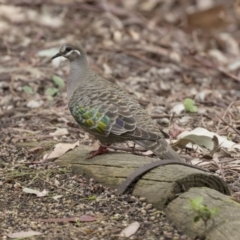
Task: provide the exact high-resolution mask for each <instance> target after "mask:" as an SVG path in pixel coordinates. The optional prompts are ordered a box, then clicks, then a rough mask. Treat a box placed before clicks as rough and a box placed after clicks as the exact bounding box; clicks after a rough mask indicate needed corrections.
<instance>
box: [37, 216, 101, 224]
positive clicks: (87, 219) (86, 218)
mask: <svg viewBox="0 0 240 240" xmlns="http://www.w3.org/2000/svg"><path fill="white" fill-rule="evenodd" d="M96 220H97V218H96V217H93V216H90V215H82V216H80V217H69V218H49V219H38V220H37V221H39V222H54V223H67V222H78V221H79V222H93V221H96Z"/></svg>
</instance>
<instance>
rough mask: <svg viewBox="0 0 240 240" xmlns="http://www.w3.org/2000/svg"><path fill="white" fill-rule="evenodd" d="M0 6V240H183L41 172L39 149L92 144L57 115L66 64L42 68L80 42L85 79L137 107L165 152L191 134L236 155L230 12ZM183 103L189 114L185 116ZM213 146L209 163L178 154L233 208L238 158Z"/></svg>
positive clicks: (180, 5) (46, 166)
mask: <svg viewBox="0 0 240 240" xmlns="http://www.w3.org/2000/svg"><path fill="white" fill-rule="evenodd" d="M2 2H3V4H2V5H0V35H1V38H0V51H1V58H0V144H1V148H0V195H1V198H0V237H1V238H2V239H10V238H20V237H21V235H20V232H24V233H29V234H30V236H31V233H32V232H31V231H35V232H37V233H39V234H40V235H38V236H35V237H31V239H92V240H95V239H96V240H97V239H104V240H105V239H121V237H119V234H120V233H121V231H122V230H123V229H124V228H126V227H127V226H129V225H130V224H131V223H133V222H138V223H139V224H140V227H139V229H138V231H137V232H136V233H135V234H133V235H132V236H131V237H130V239H148V240H151V239H188V238H187V237H186V236H185V235H184V234H183V233H180V232H179V231H178V230H177V229H176V228H175V227H174V226H173V224H172V223H170V222H169V221H168V220H167V219H166V218H165V215H164V213H163V212H161V211H158V210H157V209H155V208H153V206H151V204H148V203H147V202H145V200H144V199H141V198H136V197H133V196H130V195H124V196H120V197H118V196H116V195H115V194H114V191H113V190H110V189H108V188H106V187H105V186H102V185H101V184H99V183H96V182H94V179H85V178H84V176H76V175H73V174H72V173H71V170H70V169H63V168H59V167H58V166H56V165H55V164H54V161H53V162H52V161H51V162H49V161H47V162H45V161H43V156H44V154H46V153H47V152H49V151H51V150H52V147H53V146H52V145H51V146H49V145H48V144H47V143H48V142H49V141H51V142H52V141H54V142H55V143H75V142H76V141H78V140H79V141H80V143H81V144H87V145H96V144H97V143H96V141H95V140H94V139H93V138H91V137H90V136H89V135H88V134H87V133H85V132H84V131H82V130H81V129H80V128H79V127H78V126H77V124H76V123H74V121H73V118H72V117H71V115H70V113H69V111H68V108H67V99H66V84H67V76H68V69H69V64H68V62H67V61H66V60H64V59H57V60H55V61H53V62H51V61H50V58H51V57H52V56H53V55H54V54H56V53H57V51H58V49H59V47H60V46H61V45H62V44H63V43H66V42H69V43H74V42H77V41H80V42H81V44H82V45H83V46H84V48H85V49H86V52H87V54H88V59H89V62H90V64H91V67H92V69H93V70H94V71H96V72H97V73H99V74H100V75H102V76H104V77H105V78H107V79H109V80H110V81H112V82H115V83H116V84H118V85H119V86H120V87H121V88H123V89H124V90H125V91H127V92H128V93H129V94H132V95H133V96H134V97H136V98H137V99H138V101H139V102H140V104H141V105H142V106H143V107H144V108H145V109H147V111H148V112H149V114H150V115H151V116H152V117H153V119H154V120H155V121H156V122H157V123H158V124H159V127H161V129H163V130H164V131H165V132H166V133H168V134H169V136H170V142H172V141H173V140H174V139H176V138H177V136H178V135H179V134H180V133H181V132H183V131H185V130H189V131H190V130H193V129H195V128H196V127H202V128H204V129H207V130H209V131H211V132H213V133H215V134H218V135H220V136H223V137H227V139H228V140H229V141H231V142H234V143H236V144H238V143H239V142H240V132H239V131H240V120H239V119H240V58H239V53H240V48H239V39H240V31H239V26H240V17H239V11H240V9H239V7H238V5H237V1H236V4H232V3H231V1H224V0H222V1H221V0H218V1H217V0H215V1H214V0H212V1H211V0H204V1H203V0H198V1H190V0H187V1H158V0H148V1H143V0H132V1H120V0H115V1H94V0H92V1H87V0H81V1H77V0H76V1H74V0H34V1H31V0H5V1H2ZM204 4H205V5H204ZM186 98H191V99H193V100H194V101H195V103H196V106H197V111H192V112H191V111H190V112H189V111H186V108H185V110H184V107H183V102H184V100H185V99H186ZM193 112H194V113H193ZM56 130H57V131H56ZM219 145H220V146H219V148H217V149H215V151H214V152H210V151H207V150H206V151H205V152H203V151H198V150H196V149H191V148H189V147H182V148H179V149H178V152H179V154H180V155H181V156H182V158H183V159H186V160H187V161H188V162H191V163H192V164H194V165H198V166H201V167H203V168H205V169H209V170H211V171H212V172H215V173H216V174H218V175H219V176H220V177H221V178H223V179H224V180H225V181H226V182H227V183H228V184H229V187H230V188H231V190H232V191H233V197H234V198H235V199H236V200H239V199H240V180H239V170H240V165H239V159H240V154H239V149H236V148H235V149H233V148H223V147H221V143H219ZM26 188H28V189H31V190H38V191H39V192H38V194H40V196H36V194H31V193H29V192H26V191H27V190H26ZM24 189H25V190H24ZM44 190H46V191H47V193H46V192H45V191H44ZM76 217H78V218H79V217H80V219H79V220H77V221H76V220H75V219H74V218H76ZM81 217H82V219H81ZM12 233H16V235H15V236H14V235H12Z"/></svg>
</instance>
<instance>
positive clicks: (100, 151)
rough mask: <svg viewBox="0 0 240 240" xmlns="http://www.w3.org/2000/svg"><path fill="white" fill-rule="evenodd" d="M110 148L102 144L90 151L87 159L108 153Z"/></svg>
mask: <svg viewBox="0 0 240 240" xmlns="http://www.w3.org/2000/svg"><path fill="white" fill-rule="evenodd" d="M108 152H109V150H108V148H107V147H106V146H100V147H99V148H98V149H97V150H93V151H91V152H90V153H89V157H87V159H91V158H94V157H95V156H97V155H101V154H105V153H108Z"/></svg>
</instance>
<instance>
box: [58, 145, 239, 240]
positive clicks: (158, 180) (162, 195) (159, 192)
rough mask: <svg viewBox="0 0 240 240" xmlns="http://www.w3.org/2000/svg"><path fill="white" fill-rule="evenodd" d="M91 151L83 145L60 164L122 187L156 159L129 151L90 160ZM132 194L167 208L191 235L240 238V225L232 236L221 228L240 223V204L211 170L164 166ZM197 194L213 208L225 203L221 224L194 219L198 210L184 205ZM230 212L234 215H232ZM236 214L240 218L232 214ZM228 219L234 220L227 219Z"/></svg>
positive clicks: (110, 184) (220, 217)
mask: <svg viewBox="0 0 240 240" xmlns="http://www.w3.org/2000/svg"><path fill="white" fill-rule="evenodd" d="M91 150H92V148H89V147H86V146H80V147H78V148H76V149H74V150H73V151H70V152H68V153H67V154H65V155H63V156H62V157H60V158H59V159H58V160H56V163H57V164H59V165H60V166H65V167H69V166H71V168H72V170H73V172H74V173H76V174H82V175H85V176H86V177H88V178H94V179H95V180H96V181H98V182H100V183H102V184H104V185H107V186H109V187H111V188H118V186H119V185H120V184H121V183H122V182H123V181H124V180H125V179H126V178H127V177H128V175H130V174H131V173H132V172H133V171H135V170H136V169H138V168H139V167H141V166H143V165H145V164H148V163H150V162H152V161H153V160H154V159H152V158H148V157H144V156H136V155H133V154H126V153H110V154H105V155H100V156H97V157H95V158H93V159H91V160H86V156H87V153H88V152H89V151H91ZM206 192H207V193H206ZM132 194H133V195H135V196H141V197H144V198H146V199H147V201H148V202H149V203H152V204H153V205H154V206H155V207H156V208H158V209H160V210H165V211H166V213H167V216H168V217H169V218H170V219H171V220H172V221H173V222H174V223H175V224H176V226H177V227H178V228H179V229H181V230H182V231H183V232H185V233H186V234H188V235H189V236H192V237H196V236H199V235H201V236H203V235H204V236H206V237H207V239H219V240H221V239H224V240H225V239H238V238H237V237H236V236H239V235H240V228H237V227H231V234H230V235H229V236H230V238H229V236H227V237H226V235H225V236H224V234H223V232H221V234H220V233H219V231H218V230H217V229H218V227H224V228H225V229H226V228H228V227H229V225H231V222H232V221H233V225H234V226H235V223H240V222H238V219H240V218H239V217H240V204H238V203H236V202H235V201H233V200H231V199H230V197H229V196H226V195H230V190H229V188H228V186H227V184H226V183H225V182H224V181H223V180H222V179H221V178H219V177H218V176H216V175H214V174H212V173H210V172H206V171H202V170H200V169H195V168H192V167H189V166H185V165H165V166H161V167H158V168H156V169H153V170H151V171H150V172H148V173H146V174H145V175H143V176H142V177H141V179H139V180H138V181H137V183H136V184H135V185H134V187H133V189H132ZM215 196H217V199H215ZM196 197H203V199H204V203H205V204H206V205H207V206H208V203H209V206H210V207H211V208H212V207H215V206H216V207H217V206H219V207H220V206H221V204H222V205H224V208H223V209H224V211H221V209H220V211H219V213H218V214H216V216H218V218H217V219H219V221H221V220H222V222H221V224H220V226H214V227H212V226H211V227H209V228H205V226H204V222H203V221H199V222H197V223H195V222H194V217H195V215H196V213H195V212H194V211H192V210H191V209H189V208H185V207H184V206H189V205H190V204H189V200H190V199H194V198H196ZM216 200H217V201H216ZM215 202H216V203H217V204H214V203H215ZM228 212H229V213H231V216H228ZM234 213H236V216H237V217H238V219H235V218H234V217H232V214H234ZM216 216H214V220H215V218H216ZM224 219H230V221H225V222H224V221H223V220H224ZM233 219H234V220H233ZM219 221H217V222H218V223H219ZM239 226H240V224H239ZM229 229H230V228H229ZM233 236H235V238H234V237H233Z"/></svg>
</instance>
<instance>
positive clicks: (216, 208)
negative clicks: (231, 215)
mask: <svg viewBox="0 0 240 240" xmlns="http://www.w3.org/2000/svg"><path fill="white" fill-rule="evenodd" d="M218 213H219V208H218V207H215V208H214V209H212V215H215V214H218Z"/></svg>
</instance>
